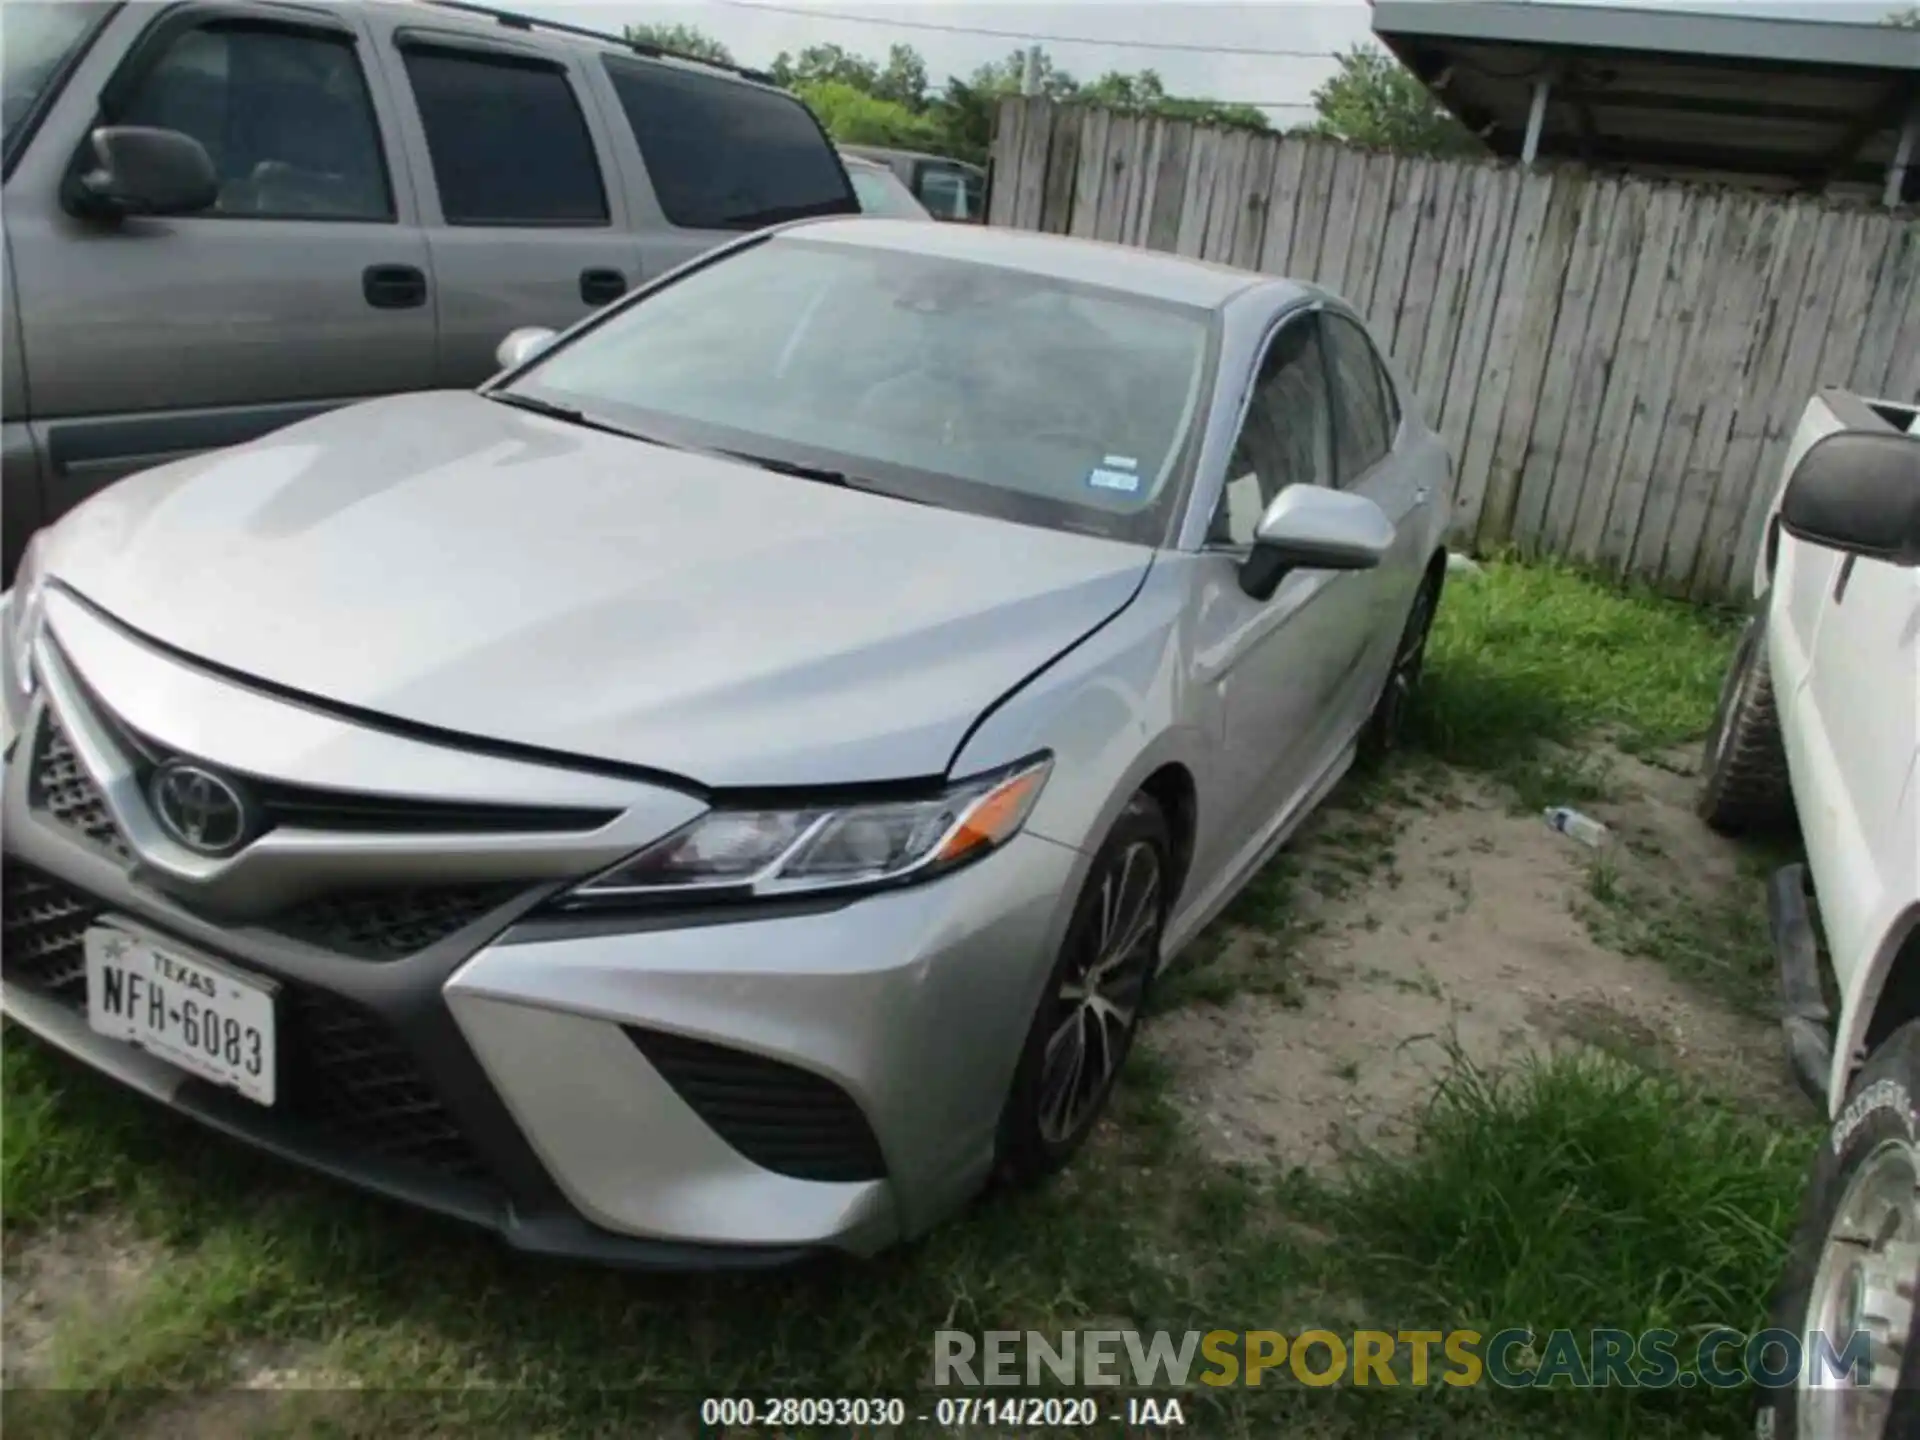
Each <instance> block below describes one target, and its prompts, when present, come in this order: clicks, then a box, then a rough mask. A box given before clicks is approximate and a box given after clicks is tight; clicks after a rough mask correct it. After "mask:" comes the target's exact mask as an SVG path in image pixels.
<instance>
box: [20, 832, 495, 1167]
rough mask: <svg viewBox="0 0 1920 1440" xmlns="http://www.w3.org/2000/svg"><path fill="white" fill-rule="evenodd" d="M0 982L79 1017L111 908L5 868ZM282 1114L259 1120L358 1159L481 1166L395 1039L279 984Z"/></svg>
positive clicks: (342, 1009)
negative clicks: (92, 933) (95, 930)
mask: <svg viewBox="0 0 1920 1440" xmlns="http://www.w3.org/2000/svg"><path fill="white" fill-rule="evenodd" d="M0 882H4V895H0V902H3V911H0V913H3V914H4V925H5V931H4V937H0V938H4V951H3V952H0V973H4V974H5V975H6V978H7V979H8V980H9V981H10V982H12V983H14V984H16V985H21V986H23V987H25V988H27V989H29V990H32V991H34V992H36V993H38V994H41V995H45V996H47V997H48V998H50V999H53V1000H58V1001H60V1002H61V1003H62V1004H64V1005H66V1006H67V1007H68V1008H69V1009H71V1010H73V1011H75V1012H76V1013H84V1012H85V1010H86V1005H87V973H86V951H85V941H84V938H83V937H84V936H85V933H86V929H87V927H88V926H89V925H91V924H92V923H93V922H94V921H95V920H96V919H97V918H98V917H99V916H100V914H101V913H102V911H103V910H104V909H105V907H104V906H103V905H101V904H100V902H98V901H97V900H94V899H93V898H92V897H90V896H87V895H84V894H82V893H80V892H79V891H77V890H75V889H73V888H72V887H71V886H68V885H66V884H64V883H62V882H61V881H59V880H57V879H55V878H54V877H53V876H51V875H48V874H46V873H44V872H43V871H40V870H36V869H34V868H33V867H32V866H28V865H22V864H20V863H18V862H16V861H12V860H9V861H7V862H6V864H5V866H4V868H3V869H0ZM279 984H280V987H281V991H280V994H281V1001H280V1005H279V1007H278V1011H277V1015H276V1021H277V1023H276V1026H275V1031H276V1035H277V1038H278V1045H279V1053H280V1065H281V1071H280V1096H279V1103H278V1104H276V1105H275V1106H274V1107H273V1109H272V1110H271V1111H270V1112H269V1111H262V1112H260V1115H261V1118H263V1119H264V1118H265V1117H267V1116H269V1115H270V1116H272V1117H273V1119H274V1121H276V1122H285V1123H289V1124H291V1125H294V1126H297V1127H299V1128H300V1129H302V1130H304V1131H306V1132H309V1133H311V1134H313V1135H315V1136H318V1137H321V1138H323V1139H324V1140H326V1141H328V1142H330V1143H331V1144H332V1145H335V1146H338V1147H342V1148H345V1149H347V1150H349V1151H350V1152H352V1153H355V1154H358V1155H367V1156H372V1157H376V1158H379V1159H382V1160H388V1161H395V1162H400V1163H406V1164H412V1165H417V1166H421V1167H423V1168H426V1169H430V1170H434V1171H436V1172H439V1173H441V1174H446V1175H452V1176H459V1177H473V1176H476V1175H480V1174H482V1173H484V1166H483V1165H482V1163H481V1161H480V1159H479V1157H478V1156H477V1155H476V1154H475V1153H474V1150H473V1147H472V1146H471V1144H470V1143H469V1142H468V1140H467V1138H466V1136H465V1134H464V1133H463V1132H462V1131H461V1129H460V1126H459V1124H458V1122H457V1121H456V1120H455V1119H454V1117H453V1115H452V1113H451V1112H450V1111H449V1110H448V1109H447V1108H446V1106H445V1105H444V1104H443V1103H442V1102H441V1101H440V1099H439V1097H438V1095H436V1094H435V1092H434V1090H433V1087H432V1085H431V1084H430V1083H429V1082H428V1080H427V1079H426V1077H425V1076H424V1075H422V1074H421V1072H420V1070H419V1068H418V1067H417V1066H416V1065H415V1064H414V1062H413V1059H412V1057H411V1056H410V1055H409V1054H408V1052H407V1050H406V1048H405V1047H404V1046H403V1045H402V1044H401V1043H400V1040H399V1038H398V1037H397V1036H396V1035H395V1034H394V1033H393V1032H392V1030H391V1029H389V1028H388V1027H387V1025H386V1023H385V1022H384V1021H382V1020H381V1019H380V1018H379V1017H378V1016H377V1015H375V1014H373V1012H371V1011H370V1010H366V1009H363V1008H362V1007H361V1006H359V1005H356V1004H354V1003H353V1002H351V1001H349V1000H345V999H342V998H341V997H339V996H337V995H333V994H330V993H328V992H327V991H324V990H320V989H317V988H315V987H312V986H307V985H301V984H297V983H295V982H292V981H288V980H281V981H279Z"/></svg>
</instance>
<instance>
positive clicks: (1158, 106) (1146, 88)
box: [1075, 70, 1269, 130]
mask: <svg viewBox="0 0 1920 1440" xmlns="http://www.w3.org/2000/svg"><path fill="white" fill-rule="evenodd" d="M1075 98H1076V99H1080V100H1085V101H1088V102H1090V103H1092V104H1095V105H1104V106H1106V107H1107V108H1108V109H1110V110H1124V111H1128V112H1130V113H1132V114H1137V115H1164V116H1166V118H1167V119H1169V120H1191V121H1193V122H1194V123H1195V124H1199V125H1227V126H1232V127H1233V128H1235V129H1239V130H1265V129H1268V128H1269V126H1268V124H1267V117H1266V113H1265V112H1264V111H1262V110H1260V109H1258V108H1257V107H1255V106H1252V105H1225V104H1222V103H1221V102H1219V101H1217V100H1189V99H1186V98H1184V97H1182V96H1179V95H1169V94H1167V90H1166V86H1165V85H1163V84H1162V83H1161V81H1160V76H1159V73H1158V72H1157V71H1153V70H1142V71H1141V72H1140V73H1139V74H1137V75H1128V74H1125V73H1123V72H1121V71H1118V70H1109V71H1108V72H1107V73H1106V74H1104V75H1102V76H1101V77H1100V78H1099V79H1098V80H1095V81H1094V82H1093V83H1092V84H1091V85H1086V86H1082V87H1081V89H1080V93H1079V94H1078V95H1077V96H1076V97H1075Z"/></svg>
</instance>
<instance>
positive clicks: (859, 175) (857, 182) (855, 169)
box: [847, 161, 932, 220]
mask: <svg viewBox="0 0 1920 1440" xmlns="http://www.w3.org/2000/svg"><path fill="white" fill-rule="evenodd" d="M847 178H848V179H849V180H851V181H853V193H854V194H855V195H857V196H859V197H860V209H861V212H862V213H863V214H867V215H891V216H892V217H893V218H894V219H896V220H929V219H931V218H932V217H931V216H930V215H928V214H927V207H926V206H924V205H922V204H921V203H920V202H919V201H918V200H916V199H914V198H913V192H912V191H911V190H909V189H907V187H906V186H904V185H902V184H901V183H900V182H899V180H897V179H895V178H894V174H893V172H892V171H891V170H883V169H881V168H880V167H879V166H878V165H856V164H854V163H852V162H851V161H850V162H848V164H847Z"/></svg>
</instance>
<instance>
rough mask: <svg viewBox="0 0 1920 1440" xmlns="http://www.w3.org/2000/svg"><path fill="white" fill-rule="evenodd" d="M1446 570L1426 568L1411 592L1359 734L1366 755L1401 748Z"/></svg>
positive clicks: (1423, 669) (1384, 752) (1374, 755)
mask: <svg viewBox="0 0 1920 1440" xmlns="http://www.w3.org/2000/svg"><path fill="white" fill-rule="evenodd" d="M1445 574H1446V572H1445V570H1443V569H1434V570H1430V571H1428V572H1427V575H1426V578H1425V579H1423V580H1422V581H1421V582H1420V588H1419V590H1418V591H1416V592H1415V593H1414V597H1413V605H1412V606H1411V607H1410V608H1409V609H1408V611H1407V620H1406V623H1405V624H1404V625H1402V626H1401V627H1400V638H1399V640H1398V641H1397V642H1396V643H1395V645H1394V650H1393V668H1392V669H1391V670H1389V671H1388V672H1387V678H1386V681H1385V682H1384V683H1383V684H1382V685H1381V687H1380V698H1379V699H1378V700H1376V701H1374V703H1373V713H1372V714H1370V715H1369V716H1367V724H1366V728H1365V729H1364V730H1363V731H1362V732H1361V735H1360V751H1361V754H1363V755H1365V756H1366V757H1368V758H1369V759H1374V760H1377V759H1380V758H1382V757H1383V756H1387V755H1391V754H1392V753H1393V752H1394V751H1396V750H1398V749H1399V748H1400V742H1401V740H1402V738H1403V737H1404V736H1405V734H1406V728H1407V716H1408V715H1410V714H1411V713H1412V712H1413V702H1414V697H1415V696H1416V695H1417V694H1418V693H1419V690H1420V678H1421V676H1423V675H1424V674H1425V673H1426V667H1427V637H1428V636H1430V635H1431V634H1432V633H1433V617H1434V616H1435V615H1436V614H1438V613H1439V610H1440V587H1441V584H1442V582H1443V580H1444V578H1445Z"/></svg>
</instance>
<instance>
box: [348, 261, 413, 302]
mask: <svg viewBox="0 0 1920 1440" xmlns="http://www.w3.org/2000/svg"><path fill="white" fill-rule="evenodd" d="M360 289H361V293H362V294H364V295H365V296H366V297H367V304H369V305H371V306H373V308H374V309H376V310H412V309H416V308H417V307H419V306H421V305H424V304H426V303H427V277H426V274H425V272H424V271H422V270H421V269H420V268H419V267H418V266H417V265H369V266H368V267H367V268H366V269H365V270H364V271H362V272H361V275H360Z"/></svg>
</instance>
